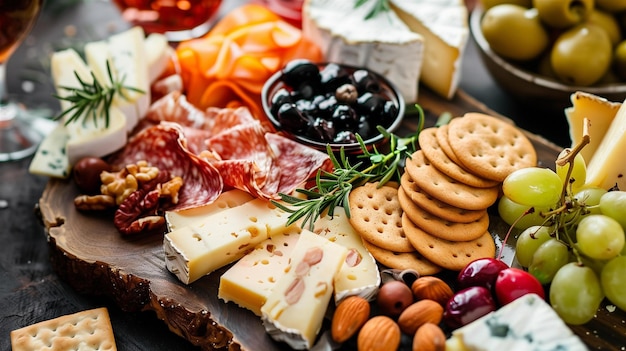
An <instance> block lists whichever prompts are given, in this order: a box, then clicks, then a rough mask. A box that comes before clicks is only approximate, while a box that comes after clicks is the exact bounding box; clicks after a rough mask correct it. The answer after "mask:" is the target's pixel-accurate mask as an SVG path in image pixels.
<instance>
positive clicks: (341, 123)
mask: <svg viewBox="0 0 626 351" xmlns="http://www.w3.org/2000/svg"><path fill="white" fill-rule="evenodd" d="M332 120H333V124H334V125H335V127H336V128H338V129H341V130H351V129H353V128H355V127H356V126H357V125H358V123H359V115H358V114H357V113H356V111H354V109H353V108H352V107H350V106H349V105H346V104H337V105H336V106H335V109H334V110H333V115H332Z"/></svg>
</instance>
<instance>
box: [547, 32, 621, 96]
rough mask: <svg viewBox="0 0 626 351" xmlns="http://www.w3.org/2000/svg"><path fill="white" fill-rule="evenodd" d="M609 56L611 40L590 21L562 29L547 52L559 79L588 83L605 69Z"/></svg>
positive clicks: (600, 75)
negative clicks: (549, 51)
mask: <svg viewBox="0 0 626 351" xmlns="http://www.w3.org/2000/svg"><path fill="white" fill-rule="evenodd" d="M612 58H613V48H612V45H611V39H609V35H608V34H606V32H605V31H604V30H603V29H602V28H600V27H598V26H596V25H592V24H586V23H583V24H579V25H577V26H575V27H573V28H571V29H568V30H567V31H565V32H563V34H561V35H560V36H559V37H558V38H557V40H556V41H555V43H554V45H553V46H552V51H551V53H550V62H551V63H552V68H553V69H554V72H555V73H556V75H557V76H558V77H559V79H560V80H562V81H563V82H565V83H567V84H573V85H580V86H589V85H592V84H594V83H596V82H597V81H598V80H599V79H600V78H602V76H603V75H604V74H605V73H606V72H607V71H608V69H609V68H610V66H611V61H612Z"/></svg>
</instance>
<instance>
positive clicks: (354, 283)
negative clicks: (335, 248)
mask: <svg viewBox="0 0 626 351" xmlns="http://www.w3.org/2000/svg"><path fill="white" fill-rule="evenodd" d="M313 231H314V232H315V233H317V234H318V235H320V236H323V237H325V238H326V239H328V240H330V241H332V242H335V243H337V244H339V245H342V246H344V247H345V248H346V249H348V255H347V256H346V261H345V262H344V263H343V265H342V266H341V269H340V270H339V272H338V273H337V275H336V276H335V279H334V286H335V303H339V302H340V301H341V300H343V299H345V298H346V297H348V296H353V295H357V296H360V297H363V298H364V299H366V300H372V299H374V298H375V297H376V294H377V293H378V287H379V286H380V283H381V276H380V271H379V270H378V265H377V263H376V260H375V259H374V257H373V256H372V255H371V254H370V253H369V251H368V250H367V249H366V248H365V246H363V241H362V239H361V236H360V235H359V234H358V233H357V232H356V231H355V230H354V228H352V225H351V224H350V221H349V219H348V216H347V215H346V213H345V211H344V209H343V208H342V207H336V208H335V213H334V215H333V216H332V217H331V216H328V215H325V216H322V217H321V218H319V219H318V220H317V221H316V222H315V226H314V228H313ZM355 257H358V260H354V258H355ZM354 263H356V264H354Z"/></svg>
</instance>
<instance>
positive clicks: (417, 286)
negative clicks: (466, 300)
mask: <svg viewBox="0 0 626 351" xmlns="http://www.w3.org/2000/svg"><path fill="white" fill-rule="evenodd" d="M411 291H413V296H414V297H415V299H417V300H424V299H429V300H434V301H436V302H438V303H439V304H440V305H441V306H445V305H446V304H447V303H448V300H450V299H451V298H452V296H453V295H454V292H453V291H452V288H451V287H450V285H448V283H446V282H444V281H443V280H441V279H440V278H437V277H433V276H423V277H419V278H418V279H417V280H415V281H414V282H413V284H411Z"/></svg>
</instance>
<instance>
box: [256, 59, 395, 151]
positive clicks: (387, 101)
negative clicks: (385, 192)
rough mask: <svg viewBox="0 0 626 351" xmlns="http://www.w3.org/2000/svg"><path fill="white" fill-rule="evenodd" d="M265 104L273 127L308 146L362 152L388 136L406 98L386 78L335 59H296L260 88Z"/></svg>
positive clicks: (319, 148)
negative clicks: (333, 60)
mask: <svg viewBox="0 0 626 351" xmlns="http://www.w3.org/2000/svg"><path fill="white" fill-rule="evenodd" d="M261 95H262V96H261V98H262V103H263V108H264V110H265V113H266V114H267V116H268V118H269V120H270V121H271V123H272V124H273V125H274V127H275V128H276V130H278V131H280V132H281V133H283V134H285V135H287V136H288V137H290V138H292V139H294V140H296V141H298V142H300V143H302V144H305V145H308V146H310V147H312V148H315V149H318V150H322V151H326V150H327V145H330V146H331V148H332V150H333V151H339V150H340V149H341V148H343V149H344V151H345V152H346V153H352V154H354V153H360V152H361V151H362V147H361V145H360V144H359V142H358V141H357V135H358V136H359V137H361V138H362V139H363V142H364V144H365V146H366V147H367V148H371V147H373V146H379V145H382V144H383V143H384V142H385V141H386V140H385V137H384V135H383V134H381V132H380V131H379V130H378V128H379V126H380V127H382V128H384V129H385V130H387V131H388V132H390V133H391V132H393V131H394V130H396V129H397V128H398V127H399V125H400V123H401V122H402V118H403V117H404V108H405V107H404V99H403V98H402V95H401V94H400V93H399V91H398V90H397V89H396V88H395V86H394V85H393V84H392V83H391V82H389V81H388V80H387V79H386V78H385V77H383V76H382V75H380V74H377V73H375V72H372V71H371V70H368V69H364V68H360V67H353V66H348V65H343V64H338V63H333V62H328V63H313V62H310V61H308V60H304V59H296V60H293V61H291V62H289V63H287V64H286V65H285V67H284V68H283V69H281V70H280V71H278V72H276V73H275V74H274V75H273V76H272V77H270V79H268V81H267V82H266V83H265V86H264V87H263V91H262V94H261Z"/></svg>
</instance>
